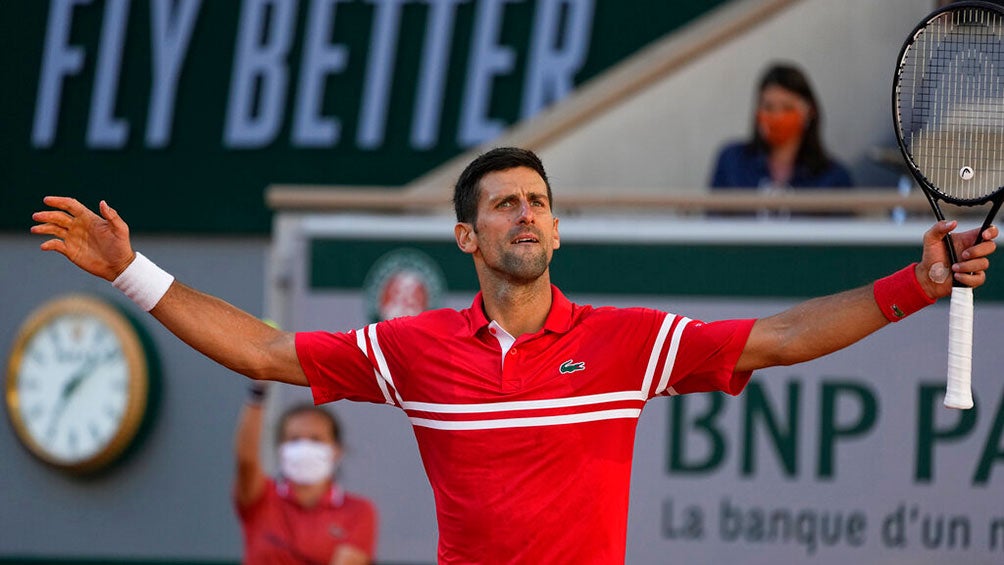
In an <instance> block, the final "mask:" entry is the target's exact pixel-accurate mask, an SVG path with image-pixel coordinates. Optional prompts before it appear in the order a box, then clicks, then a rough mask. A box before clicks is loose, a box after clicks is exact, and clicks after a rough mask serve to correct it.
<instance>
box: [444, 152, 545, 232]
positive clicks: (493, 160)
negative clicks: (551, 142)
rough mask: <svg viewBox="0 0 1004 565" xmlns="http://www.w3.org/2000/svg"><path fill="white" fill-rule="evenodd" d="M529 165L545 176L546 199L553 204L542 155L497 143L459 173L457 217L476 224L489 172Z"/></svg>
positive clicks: (454, 191)
mask: <svg viewBox="0 0 1004 565" xmlns="http://www.w3.org/2000/svg"><path fill="white" fill-rule="evenodd" d="M516 167H527V168H529V169H533V170H534V171H536V172H537V174H538V175H540V178H542V179H544V185H545V186H547V200H548V203H549V204H550V205H551V206H552V207H553V206H554V201H553V199H552V198H551V183H550V182H549V181H548V180H547V173H546V172H544V164H543V163H541V161H540V157H537V155H536V154H535V153H534V152H533V151H530V150H529V149H521V148H519V147H497V148H495V149H492V150H491V151H488V152H486V153H482V154H481V155H478V157H477V158H476V159H474V160H473V161H471V163H470V164H469V165H467V168H465V169H464V172H462V173H460V177H459V178H458V179H457V184H456V186H454V187H453V209H454V211H455V212H456V213H457V221H458V222H465V223H469V224H474V223H475V222H477V219H478V199H479V197H480V196H481V179H482V178H484V176H485V175H487V174H489V173H494V172H496V171H504V170H507V169H514V168H516Z"/></svg>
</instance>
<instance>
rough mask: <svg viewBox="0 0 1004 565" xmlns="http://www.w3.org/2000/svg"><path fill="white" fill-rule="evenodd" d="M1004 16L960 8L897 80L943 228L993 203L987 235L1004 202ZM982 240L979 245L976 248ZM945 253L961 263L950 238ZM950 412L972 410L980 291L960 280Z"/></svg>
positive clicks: (942, 20) (917, 159) (952, 313)
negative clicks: (953, 217)
mask: <svg viewBox="0 0 1004 565" xmlns="http://www.w3.org/2000/svg"><path fill="white" fill-rule="evenodd" d="M1002 41H1004V9H1002V8H1001V7H1000V6H996V5H994V4H990V3H987V2H955V3H952V4H949V5H947V6H945V7H943V8H940V9H938V10H935V11H934V12H932V13H931V14H930V15H929V16H928V17H927V18H926V19H925V20H924V21H923V22H921V23H920V24H919V25H918V26H917V27H916V28H915V29H914V30H913V33H911V34H910V36H909V37H908V38H907V40H906V42H905V43H904V44H903V49H902V50H901V51H900V54H899V59H898V66H897V68H896V75H895V78H894V81H893V93H892V104H893V121H894V123H895V126H896V138H897V141H898V142H899V148H900V150H901V151H902V152H903V157H904V158H905V159H906V164H907V166H908V167H909V169H910V172H911V173H912V174H913V176H914V178H915V179H916V180H917V183H918V184H919V185H920V187H921V188H922V189H923V191H924V194H925V195H926V196H927V200H928V201H929V202H930V203H931V208H932V209H933V210H934V215H935V216H937V218H938V219H939V220H944V219H945V216H944V214H942V212H941V207H940V206H939V205H938V201H939V200H940V201H944V202H947V203H949V204H954V205H956V206H977V205H982V204H986V203H987V202H991V203H992V205H991V206H990V211H989V213H988V214H987V217H986V220H985V221H984V222H983V227H982V228H980V233H981V234H982V233H983V230H985V229H986V228H987V227H989V226H990V224H991V222H992V221H993V219H994V217H995V216H996V215H997V211H998V210H999V209H1000V207H1001V202H1002V200H1004V190H1002V189H1004V43H1002ZM977 241H979V240H977ZM945 246H946V247H947V248H948V256H949V257H950V258H951V261H952V263H956V262H957V258H956V255H955V248H954V247H953V245H952V238H951V235H947V236H945ZM948 319H949V324H948V387H947V391H946V394H945V406H948V407H949V408H963V409H965V408H972V406H973V393H972V385H971V382H972V348H973V289H972V288H969V287H966V286H964V285H962V284H961V283H959V282H957V281H955V282H954V286H953V287H952V299H951V304H950V306H949V314H948Z"/></svg>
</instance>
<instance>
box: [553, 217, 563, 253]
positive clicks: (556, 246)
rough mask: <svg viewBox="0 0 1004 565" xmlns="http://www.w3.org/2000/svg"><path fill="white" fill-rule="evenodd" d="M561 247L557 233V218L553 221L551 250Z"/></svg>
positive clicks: (559, 236)
mask: <svg viewBox="0 0 1004 565" xmlns="http://www.w3.org/2000/svg"><path fill="white" fill-rule="evenodd" d="M559 247H561V235H560V234H559V233H558V218H555V219H554V245H553V246H552V249H557V248H559Z"/></svg>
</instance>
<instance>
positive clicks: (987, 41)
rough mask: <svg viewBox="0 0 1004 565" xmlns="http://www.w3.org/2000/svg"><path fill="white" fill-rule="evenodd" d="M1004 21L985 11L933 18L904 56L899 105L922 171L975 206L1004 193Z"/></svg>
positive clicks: (911, 152) (909, 144)
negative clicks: (1003, 191)
mask: <svg viewBox="0 0 1004 565" xmlns="http://www.w3.org/2000/svg"><path fill="white" fill-rule="evenodd" d="M1002 37H1004V20H1002V18H1001V15H1000V14H998V13H996V12H993V11H989V10H986V9H981V8H966V9H960V10H957V11H953V12H945V13H942V14H939V16H937V17H935V18H934V19H932V20H931V21H930V22H928V24H927V25H926V26H925V27H924V28H922V29H921V30H920V31H918V32H917V34H916V35H915V37H914V40H913V43H912V44H911V46H910V47H909V48H907V49H906V50H905V51H904V55H903V60H902V61H901V63H900V76H899V81H898V82H897V92H896V102H897V111H898V114H899V120H898V121H899V123H898V124H897V127H898V128H900V130H901V131H900V134H901V136H902V139H903V141H904V146H905V148H906V150H907V153H908V154H909V157H910V158H911V159H912V161H913V163H914V165H915V166H916V167H917V169H918V170H919V172H920V173H921V174H922V175H923V176H924V177H925V178H926V179H927V181H928V182H929V183H930V184H931V187H932V188H933V189H935V190H936V191H938V192H941V193H942V194H944V195H945V196H947V197H949V198H952V199H955V200H958V201H961V202H971V203H976V202H979V201H983V200H985V199H986V198H987V197H988V196H989V195H991V194H993V193H994V192H996V191H997V190H999V189H1000V188H1001V187H1004V76H1002V74H1004V49H1002V41H1001V40H1002Z"/></svg>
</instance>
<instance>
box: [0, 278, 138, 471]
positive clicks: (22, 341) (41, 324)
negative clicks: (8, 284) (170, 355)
mask: <svg viewBox="0 0 1004 565" xmlns="http://www.w3.org/2000/svg"><path fill="white" fill-rule="evenodd" d="M141 331H142V330H141V328H140V327H139V326H138V325H137V324H135V323H134V322H133V321H132V320H131V319H130V318H129V317H127V316H126V315H125V314H124V313H123V312H122V311H121V310H119V309H118V308H117V307H116V306H113V305H112V304H111V303H109V302H106V301H104V300H101V299H98V298H93V297H89V296H83V295H70V296H66V297H63V298H57V299H54V300H52V301H50V302H48V303H46V304H44V305H42V306H41V307H39V308H38V309H37V310H36V311H35V312H33V313H32V314H31V315H30V316H29V317H28V319H27V320H26V321H25V322H24V324H23V325H22V326H21V328H20V329H19V331H18V334H17V337H16V338H15V340H14V346H13V349H12V351H11V355H10V360H9V365H8V368H7V385H6V402H7V412H8V414H9V416H10V420H11V424H12V425H13V427H14V431H15V433H16V434H17V437H18V439H19V440H20V441H21V442H22V443H23V444H24V445H25V447H27V448H28V450H29V451H30V452H31V453H32V454H33V455H35V456H37V457H38V458H40V459H41V460H43V461H45V462H46V463H49V464H51V465H53V466H55V467H57V468H60V469H64V470H67V471H72V472H77V473H86V472H91V471H95V470H97V469H100V468H102V467H105V466H107V465H108V464H110V463H112V462H113V461H115V460H116V459H117V458H118V457H119V456H121V455H122V454H123V453H124V452H125V450H126V448H128V447H129V445H130V444H131V443H132V442H133V441H134V440H135V439H137V433H138V432H139V431H140V428H141V427H142V425H143V423H144V419H145V418H146V416H147V413H148V408H149V404H150V392H151V377H152V374H151V368H152V365H151V361H152V359H151V356H150V355H149V353H150V352H149V350H148V349H147V348H146V346H145V344H144V340H143V339H142V334H141Z"/></svg>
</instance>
